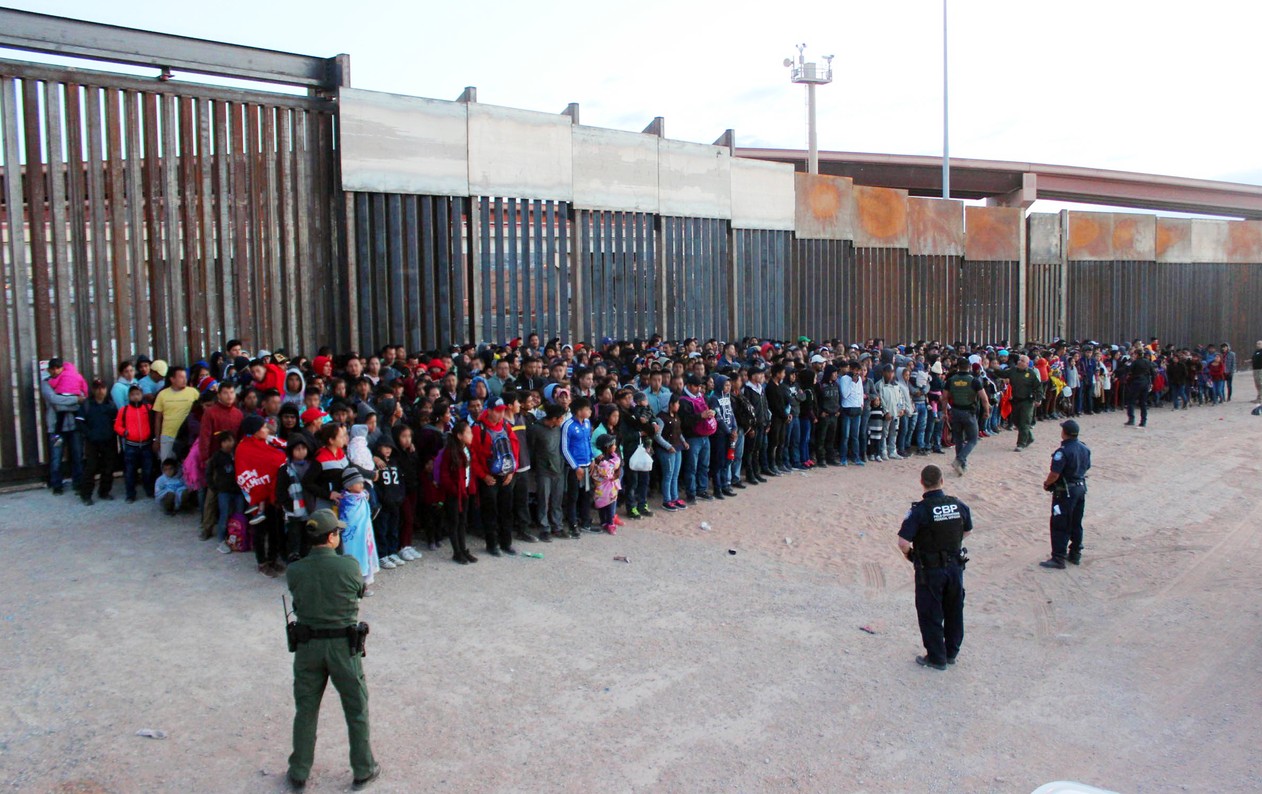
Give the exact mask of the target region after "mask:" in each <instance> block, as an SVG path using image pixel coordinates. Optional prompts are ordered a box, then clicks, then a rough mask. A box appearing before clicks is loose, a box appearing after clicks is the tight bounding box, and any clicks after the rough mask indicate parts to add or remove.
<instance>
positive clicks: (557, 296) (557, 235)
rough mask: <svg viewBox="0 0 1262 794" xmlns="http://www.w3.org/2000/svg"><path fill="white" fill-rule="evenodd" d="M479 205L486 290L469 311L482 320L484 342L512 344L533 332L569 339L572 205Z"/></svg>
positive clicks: (483, 200) (489, 200)
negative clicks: (518, 338) (570, 216)
mask: <svg viewBox="0 0 1262 794" xmlns="http://www.w3.org/2000/svg"><path fill="white" fill-rule="evenodd" d="M474 201H475V202H476V203H477V206H478V213H477V215H478V229H477V230H476V232H475V233H476V234H477V238H478V262H479V268H478V273H479V276H478V277H479V282H480V287H481V288H480V290H479V292H478V295H479V296H480V297H479V298H478V300H477V301H474V302H473V303H470V305H469V309H468V312H469V315H470V316H473V314H474V313H475V312H477V313H478V314H479V316H480V318H481V326H482V336H483V339H480V340H478V341H495V342H499V343H506V342H508V341H510V340H511V339H513V338H514V337H524V336H526V335H527V334H529V333H532V332H537V333H538V334H540V335H541V336H543V337H544V338H551V337H553V336H557V335H562V334H565V333H566V329H568V327H569V319H568V315H569V310H570V308H569V307H570V272H569V271H570V260H569V246H568V239H569V234H570V229H569V212H570V205H569V203H568V202H565V201H552V200H542V199H516V198H503V197H489V196H480V197H478V198H476V199H474ZM475 303H476V305H475ZM469 338H472V336H470V337H469Z"/></svg>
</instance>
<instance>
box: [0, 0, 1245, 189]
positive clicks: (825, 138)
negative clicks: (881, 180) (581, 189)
mask: <svg viewBox="0 0 1262 794" xmlns="http://www.w3.org/2000/svg"><path fill="white" fill-rule="evenodd" d="M6 4H7V5H11V6H13V7H17V8H23V9H27V10H31V11H40V12H43V13H50V14H61V15H64V16H70V17H76V18H81V19H88V20H93V21H99V22H108V23H112V24H118V25H126V26H130V27H140V28H146V29H150V30H157V31H163V32H169V33H178V34H183V35H189V36H198V37H202V38H210V39H218V40H222V41H228V42H233V43H240V44H249V45H254V46H260V47H268V48H272V49H279V50H287V51H291V52H300V53H304V54H312V55H321V56H330V55H334V54H337V53H340V52H346V53H349V54H350V56H351V65H352V83H353V85H354V86H356V87H358V88H367V89H375V90H381V91H393V92H398V93H404V94H413V95H419V96H429V97H438V98H443V99H455V98H456V97H457V96H458V95H459V94H460V92H461V90H462V89H463V87H464V86H466V85H475V86H477V87H478V99H479V100H480V101H482V102H486V103H492V104H497V105H509V106H513V107H520V108H529V109H535V110H548V111H558V112H559V111H560V110H562V109H563V108H564V107H565V105H566V104H567V103H569V102H578V103H580V105H581V108H582V120H583V123H585V124H593V125H598V126H606V127H615V128H620V129H628V130H637V131H638V130H640V129H641V128H643V126H644V125H645V124H647V123H648V122H649V121H650V120H651V119H652V118H653V117H654V116H664V117H665V118H666V133H667V135H668V136H669V137H671V138H679V139H683V140H693V141H700V142H704V143H709V142H711V141H712V140H714V139H715V138H716V137H718V136H719V134H720V133H722V131H723V130H724V129H726V128H728V127H732V128H734V129H735V130H736V135H737V144H738V145H740V146H775V147H804V146H805V140H806V121H805V117H806V114H805V89H804V88H802V87H800V86H794V85H792V84H790V83H789V77H788V70H787V69H785V68H784V67H783V66H782V65H781V64H782V61H783V60H784V58H786V57H789V56H795V55H796V51H795V50H794V46H793V45H794V44H796V43H798V42H806V43H807V44H809V45H810V47H809V50H808V54H814V55H817V56H822V55H825V54H834V55H836V59H835V60H834V61H833V64H834V69H835V80H834V82H833V84H832V85H830V86H827V87H824V88H822V89H820V91H819V101H820V108H819V125H820V133H819V136H820V148H821V149H837V150H847V151H864V152H893V153H901V154H940V153H941V147H942V4H941V0H888V1H887V2H853V1H852V0H817V2H801V3H779V2H766V1H765V0H764V1H763V2H742V1H741V0H729V2H724V3H713V2H695V1H694V0H674V1H673V2H668V1H663V0H638V1H637V2H622V1H621V0H618V1H616V2H614V1H612V0H588V2H575V3H560V2H549V1H548V0H536V1H535V2H521V1H520V0H515V1H512V2H510V1H508V0H481V1H480V2H446V3H434V2H427V1H424V0H421V1H418V2H363V1H362V0H361V2H329V1H328V0H304V2H300V3H299V2H289V1H288V0H268V1H267V2H259V0H252V1H251V2H243V1H242V0H218V1H217V2H215V3H210V4H197V5H192V6H190V5H189V4H186V3H179V2H169V1H168V2H153V1H152V0H128V1H127V2H101V1H100V0H39V2H29V1H26V0H8V2H7V3H6ZM190 8H198V9H201V10H200V11H199V12H198V13H190ZM1259 23H1262V2H1258V0H1235V1H1234V2H1230V1H1228V0H1198V1H1197V2H1194V3H1190V2H1185V1H1183V0H1179V1H1176V0H1160V1H1153V0H1149V1H1148V2H1140V1H1138V0H1136V1H1134V2H1131V1H1130V0H1092V1H1090V2H1081V1H1079V0H1057V2H1029V1H1028V0H951V7H950V48H951V60H950V76H951V152H952V155H953V156H957V157H975V158H983V159H1008V160H1022V161H1032V162H1043V163H1058V164H1070V165H1082V166H1095V167H1101V168H1116V169H1122V170H1132V171H1146V172H1152V173H1159V174H1173V175H1179V176H1189V177H1201V178H1207V179H1225V180H1232V181H1241V182H1251V183H1255V184H1262V146H1259V141H1260V140H1262V130H1260V129H1259V128H1260V126H1262V125H1260V123H1259V122H1262V111H1260V110H1259V102H1258V96H1259V87H1258V83H1257V77H1258V73H1259V68H1258V62H1257V57H1258V56H1257V53H1258V48H1259V30H1260V29H1262V25H1260V24H1259Z"/></svg>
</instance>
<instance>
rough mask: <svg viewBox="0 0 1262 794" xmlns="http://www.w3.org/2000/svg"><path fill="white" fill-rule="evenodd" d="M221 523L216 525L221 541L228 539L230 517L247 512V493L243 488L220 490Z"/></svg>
mask: <svg viewBox="0 0 1262 794" xmlns="http://www.w3.org/2000/svg"><path fill="white" fill-rule="evenodd" d="M218 497H219V523H218V525H217V526H216V529H217V530H218V537H219V540H220V541H224V540H227V539H228V519H229V518H232V517H233V516H234V515H236V514H237V513H244V512H245V495H244V494H242V493H241V489H240V488H237V489H235V490H232V491H219V492H218Z"/></svg>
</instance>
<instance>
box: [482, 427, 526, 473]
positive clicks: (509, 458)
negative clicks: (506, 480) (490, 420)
mask: <svg viewBox="0 0 1262 794" xmlns="http://www.w3.org/2000/svg"><path fill="white" fill-rule="evenodd" d="M479 424H481V423H479ZM482 432H483V433H486V434H487V435H488V436H490V437H491V455H490V457H489V458H487V461H486V467H487V470H489V471H490V472H491V474H493V475H494V476H496V477H503V476H505V475H508V474H512V473H513V472H515V471H517V458H515V457H513V444H512V442H511V441H510V440H509V438H508V434H509V432H510V430H509V429H507V428H506V427H505V426H504V425H503V424H501V425H500V429H499V430H492V429H491V428H489V427H487V426H486V425H484V424H483V425H482Z"/></svg>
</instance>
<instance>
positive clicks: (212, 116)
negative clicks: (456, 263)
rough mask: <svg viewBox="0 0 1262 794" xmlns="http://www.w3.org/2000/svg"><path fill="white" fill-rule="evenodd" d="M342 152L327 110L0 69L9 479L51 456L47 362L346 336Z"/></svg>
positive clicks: (106, 362) (0, 400)
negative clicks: (43, 407)
mask: <svg viewBox="0 0 1262 794" xmlns="http://www.w3.org/2000/svg"><path fill="white" fill-rule="evenodd" d="M333 141H334V112H333V107H332V105H331V104H330V103H328V102H326V101H323V100H320V99H315V98H308V97H298V96H287V95H280V94H270V93H266V92H256V91H241V90H236V89H226V88H215V87H209V86H189V85H177V84H173V83H165V84H164V83H155V82H154V81H152V80H143V79H140V78H133V77H127V76H122V75H115V74H109V73H105V72H96V71H87V70H80V69H68V68H63V67H50V66H43V65H38V64H28V63H22V62H14V61H0V169H2V173H3V185H4V188H3V191H0V233H2V235H3V241H4V259H3V267H4V282H5V284H6V285H7V287H8V292H7V293H6V302H5V305H4V309H5V317H4V318H3V319H4V322H0V327H2V329H0V344H2V345H3V346H4V349H5V350H6V351H8V354H7V355H5V356H2V357H0V412H3V413H4V414H5V416H6V417H10V418H11V420H12V422H13V427H12V428H11V432H3V433H0V471H6V472H9V471H13V470H16V469H19V468H21V467H27V466H31V465H34V464H35V463H36V462H37V461H38V460H39V449H40V447H41V445H42V438H41V436H42V434H41V433H40V430H39V428H40V422H39V412H40V407H39V406H38V405H37V400H36V399H35V398H34V397H33V395H34V393H35V391H36V387H37V384H36V382H35V378H36V375H35V373H36V369H35V367H36V362H37V361H38V360H39V359H46V358H49V357H51V356H53V355H60V356H62V357H63V358H65V359H67V360H70V361H73V362H74V363H75V364H76V365H78V366H79V367H80V369H82V370H83V372H84V374H85V376H86V377H88V378H89V379H91V378H94V377H99V378H101V379H103V380H105V381H106V382H107V383H108V382H112V381H113V376H114V372H115V367H116V365H117V362H118V361H119V360H120V359H121V358H124V357H128V356H132V355H135V354H137V353H146V354H148V355H150V356H152V357H155V358H158V357H160V358H165V359H168V360H169V361H171V362H172V363H186V362H190V361H193V360H195V359H197V358H200V357H202V356H206V355H209V353H210V352H211V351H213V350H215V349H219V348H221V347H222V345H223V343H224V341H226V340H227V339H228V338H231V337H239V338H242V339H244V340H247V342H248V343H250V344H251V345H256V346H263V345H267V346H271V347H273V348H276V347H288V348H290V349H309V348H312V347H314V346H315V345H317V344H319V343H322V342H325V341H337V340H336V339H330V338H329V337H328V336H327V335H326V332H327V330H328V329H329V328H330V325H332V318H334V317H339V316H344V315H345V312H346V308H347V305H346V301H345V295H344V293H343V291H342V287H343V285H342V284H341V280H340V279H339V277H338V272H337V267H335V264H336V263H337V262H338V261H339V259H340V257H339V255H338V254H339V251H340V247H341V244H342V241H341V237H340V229H341V223H340V219H339V217H338V209H337V207H336V204H335V202H334V201H333V197H334V195H335V193H334V185H335V184H336V168H337V165H336V159H335V156H334V143H333ZM313 296H315V297H317V299H315V300H313V299H312V297H313ZM6 429H7V430H9V429H10V428H6Z"/></svg>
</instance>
